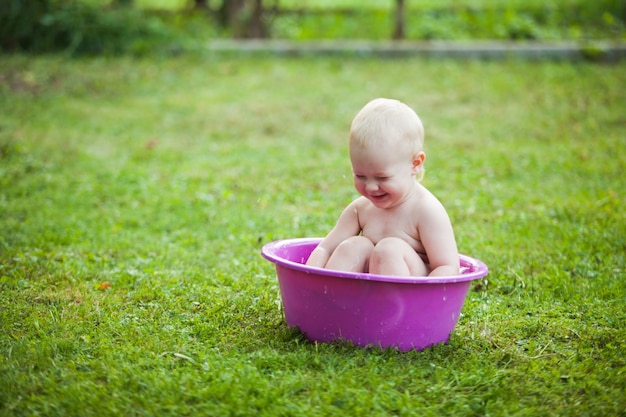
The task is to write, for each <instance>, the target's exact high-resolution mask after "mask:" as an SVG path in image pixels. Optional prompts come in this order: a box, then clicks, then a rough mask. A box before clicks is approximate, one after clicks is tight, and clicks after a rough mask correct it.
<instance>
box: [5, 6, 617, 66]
mask: <svg viewBox="0 0 626 417" xmlns="http://www.w3.org/2000/svg"><path fill="white" fill-rule="evenodd" d="M151 1H156V0H151ZM163 1H165V0H163ZM148 3H149V2H148V0H143V1H133V2H132V7H129V6H128V5H125V6H121V5H120V4H119V1H118V2H114V1H104V0H3V1H0V48H1V49H2V50H4V51H24V52H34V53H41V52H58V51H65V52H67V53H69V54H71V55H80V54H108V55H113V54H124V53H131V54H142V53H151V52H155V51H166V52H171V51H178V50H181V49H185V48H190V47H197V46H201V45H202V43H203V42H204V41H206V40H208V39H211V38H215V37H231V36H233V34H234V33H235V32H234V30H233V28H230V27H227V28H223V27H221V26H220V25H219V24H218V23H217V19H216V16H215V13H216V10H217V7H218V6H219V4H221V3H220V2H217V1H211V2H209V3H208V5H209V8H208V9H206V10H202V11H199V10H195V11H194V10H193V7H192V6H193V2H190V1H186V2H183V3H181V4H184V5H186V6H180V7H178V8H169V9H167V10H166V9H161V10H159V11H157V10H155V9H154V8H152V9H151V8H150V7H147V5H148ZM309 3H311V2H309ZM309 3H307V5H304V3H302V4H300V5H298V6H294V5H293V4H292V3H290V2H289V1H285V2H279V3H278V5H279V6H280V8H279V9H276V8H275V7H274V6H275V4H276V3H274V2H267V3H266V7H268V6H272V9H271V11H269V12H267V13H266V14H265V16H264V18H263V21H264V24H265V25H266V26H267V28H268V30H269V35H268V36H269V37H272V38H279V39H292V40H311V39H330V40H337V39H363V38H364V39H369V40H387V39H390V38H391V34H392V31H393V27H392V26H393V23H392V22H393V12H394V10H393V4H394V3H393V2H392V1H387V2H384V4H383V3H382V2H381V3H379V4H380V7H374V6H372V5H371V4H369V5H368V6H367V7H366V6H365V5H360V4H359V3H358V2H356V3H354V5H353V6H352V7H348V6H346V7H343V6H342V7H328V8H321V7H312V6H310V4H309ZM157 5H158V6H159V8H161V7H162V6H163V2H160V3H158V4H157V3H155V7H156V6H157ZM405 21H406V36H407V38H408V39H410V40H438V39H441V40H470V39H497V40H540V41H550V40H594V39H613V40H615V39H619V40H623V39H626V24H625V22H626V2H624V1H623V0H598V1H594V2H589V1H584V0H567V1H565V0H562V1H551V2H537V1H528V2H522V3H520V2H517V1H512V2H506V3H484V4H483V3H479V2H476V1H464V2H439V3H433V2H432V1H419V2H418V1H409V2H408V3H407V11H406V15H405ZM364 28H367V30H364Z"/></svg>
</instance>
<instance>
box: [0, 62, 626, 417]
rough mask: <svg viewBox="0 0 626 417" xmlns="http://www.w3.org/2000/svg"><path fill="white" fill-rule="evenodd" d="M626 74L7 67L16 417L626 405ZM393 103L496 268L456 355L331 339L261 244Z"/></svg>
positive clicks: (328, 220)
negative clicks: (285, 291) (406, 111)
mask: <svg viewBox="0 0 626 417" xmlns="http://www.w3.org/2000/svg"><path fill="white" fill-rule="evenodd" d="M625 87H626V64H624V63H621V64H615V65H598V64H592V63H577V64H571V63H562V62H548V61H545V62H523V61H516V60H510V61H500V62H480V61H454V60H419V59H405V60H386V61H381V60H377V59H374V58H371V59H370V58H368V59H365V58H361V59H359V58H345V57H343V58H340V57H335V58H299V59H295V58H294V59H287V58H284V59H277V58H271V57H256V58H252V57H233V56H220V55H210V54H209V55H206V56H191V55H184V56H179V57H170V58H163V59H156V58H153V59H149V58H143V59H142V58H83V59H76V60H66V59H63V58H60V57H56V56H46V57H24V56H19V55H16V56H2V57H0V415H8V416H13V415H15V416H21V415H45V416H118V415H129V416H142V415H160V416H168V415H171V416H181V415H204V416H229V415H230V416H275V415H278V416H300V415H308V416H325V415H371V416H387V415H398V416H442V415H450V416H459V415H491V416H499V415H509V416H537V415H555V416H572V415H577V416H624V415H625V414H626V397H625V396H624V392H626V359H625V357H624V353H623V352H624V351H625V350H626V325H625V323H626V311H625V308H624V306H625V302H626V293H625V288H626V281H625V279H626V271H625V269H624V268H625V264H626V262H625V253H626V211H625V210H624V207H625V205H626V198H625V197H624V190H625V189H626V177H625V176H624V173H623V171H624V167H626V138H625V136H624V129H625V127H626V104H625V103H626V88H625ZM377 96H387V97H395V98H399V99H401V100H403V101H405V102H407V103H408V104H410V105H411V106H412V107H414V108H415V110H416V111H417V112H418V113H419V114H420V116H421V117H422V119H423V121H424V124H425V127H426V146H427V148H426V151H427V156H428V158H427V162H426V167H427V172H426V176H425V179H424V184H425V185H426V186H427V187H428V188H429V189H431V191H433V193H434V194H436V195H437V196H438V197H439V198H440V200H441V201H442V202H443V203H444V205H445V206H446V207H447V209H448V211H449V214H450V217H451V219H452V222H453V225H454V227H455V232H456V236H457V241H458V245H459V249H460V251H461V252H462V253H465V254H468V255H470V256H474V257H477V258H479V259H481V260H483V261H484V262H485V263H487V265H488V266H489V267H490V273H489V275H488V277H487V279H484V280H481V281H479V282H475V283H474V284H473V285H472V288H471V290H470V292H469V294H468V296H467V299H466V302H465V306H464V308H463V315H462V317H461V318H460V320H459V323H458V325H457V327H456V329H455V331H454V332H453V334H452V336H451V338H450V341H449V342H448V343H447V344H440V345H437V346H434V347H432V348H428V349H426V350H424V351H422V352H407V353H400V352H396V351H394V350H378V349H361V348H356V347H353V346H350V344H349V343H335V344H314V343H311V342H308V341H307V340H306V339H305V338H304V337H303V336H302V335H301V334H299V333H298V332H297V331H296V330H293V329H289V328H288V327H287V326H286V325H285V323H284V320H283V316H282V312H281V305H280V296H279V292H278V286H277V281H276V277H275V273H274V269H273V265H272V264H270V263H269V262H267V261H265V260H264V259H263V258H262V257H261V256H260V249H261V247H262V245H263V244H265V243H267V242H270V241H273V240H277V239H284V238H293V237H304V236H323V235H324V234H325V233H326V232H327V231H328V230H329V228H330V227H331V226H332V225H333V224H334V222H335V220H336V217H337V216H338V215H339V212H340V210H341V208H342V207H344V206H345V204H346V203H347V202H348V201H350V200H351V199H352V198H354V197H355V195H356V192H355V191H354V190H353V188H352V184H351V181H352V179H351V173H350V165H349V161H348V156H347V149H346V137H347V131H348V128H349V125H350V122H351V119H352V117H353V116H354V114H355V113H356V112H357V111H358V110H359V109H360V107H361V106H362V105H363V104H364V103H365V102H366V101H368V100H369V99H371V98H373V97H377Z"/></svg>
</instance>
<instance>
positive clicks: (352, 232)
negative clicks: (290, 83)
mask: <svg viewBox="0 0 626 417" xmlns="http://www.w3.org/2000/svg"><path fill="white" fill-rule="evenodd" d="M423 144H424V127H423V126H422V122H421V121H420V119H419V117H418V116H417V114H415V112H414V111H413V110H412V109H411V108H410V107H409V106H407V105H406V104H404V103H402V102H400V101H397V100H390V99H384V98H378V99H375V100H372V101H370V102H369V103H368V104H367V105H365V107H363V109H361V111H360V112H359V113H358V114H357V115H356V117H355V118H354V120H353V121H352V127H351V129H350V161H351V163H352V171H353V174H354V186H355V188H356V189H357V191H358V192H359V193H360V194H361V197H359V198H357V199H356V200H354V201H353V202H352V203H350V204H349V205H348V206H347V207H346V208H345V209H344V210H343V212H342V213H341V215H340V217H339V220H338V221H337V224H336V225H335V227H334V228H333V229H332V230H331V231H330V233H329V234H328V235H327V236H326V237H325V238H324V239H323V240H322V242H321V243H320V244H319V245H318V246H317V248H315V250H314V251H313V252H312V253H311V256H310V257H309V259H308V261H307V265H310V266H314V267H319V268H326V269H334V270H340V271H351V272H369V273H372V274H381V275H395V276H453V275H458V274H459V254H458V251H457V246H456V241H455V238H454V232H453V230H452V225H451V224H450V219H449V217H448V214H447V213H446V210H445V209H444V207H443V206H442V204H441V203H440V202H439V200H437V198H436V197H435V196H434V195H433V194H431V193H430V191H428V190H427V189H426V188H425V187H424V186H423V185H421V184H420V183H419V182H418V181H417V180H421V179H422V176H423V175H424V160H425V158H426V154H425V153H424V151H423Z"/></svg>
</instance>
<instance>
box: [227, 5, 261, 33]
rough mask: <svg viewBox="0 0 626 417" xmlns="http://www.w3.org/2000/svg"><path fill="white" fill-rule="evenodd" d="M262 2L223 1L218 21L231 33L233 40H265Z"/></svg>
mask: <svg viewBox="0 0 626 417" xmlns="http://www.w3.org/2000/svg"><path fill="white" fill-rule="evenodd" d="M263 16H264V8H263V0H223V1H222V5H221V7H220V10H219V20H220V22H221V23H222V25H223V26H224V27H229V28H231V29H232V31H233V37H235V38H265V37H267V34H268V30H267V27H266V26H265V22H264V20H263Z"/></svg>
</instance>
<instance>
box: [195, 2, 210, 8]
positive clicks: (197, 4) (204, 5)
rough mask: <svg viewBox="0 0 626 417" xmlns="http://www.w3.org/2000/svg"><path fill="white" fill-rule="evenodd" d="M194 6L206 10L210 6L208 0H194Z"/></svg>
mask: <svg viewBox="0 0 626 417" xmlns="http://www.w3.org/2000/svg"><path fill="white" fill-rule="evenodd" d="M193 7H194V9H196V10H206V9H208V8H209V2H208V0H193Z"/></svg>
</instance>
